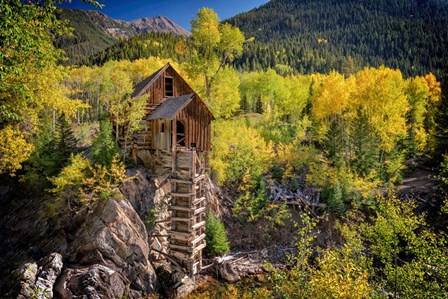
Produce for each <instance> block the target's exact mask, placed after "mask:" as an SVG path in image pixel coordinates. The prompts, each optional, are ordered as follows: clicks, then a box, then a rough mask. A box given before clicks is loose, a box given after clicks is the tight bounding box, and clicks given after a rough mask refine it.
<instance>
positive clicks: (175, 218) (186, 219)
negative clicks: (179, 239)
mask: <svg viewBox="0 0 448 299" xmlns="http://www.w3.org/2000/svg"><path fill="white" fill-rule="evenodd" d="M191 220H192V218H181V217H172V218H171V222H174V221H181V222H190V221H191Z"/></svg>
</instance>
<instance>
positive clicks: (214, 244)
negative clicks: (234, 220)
mask: <svg viewBox="0 0 448 299" xmlns="http://www.w3.org/2000/svg"><path fill="white" fill-rule="evenodd" d="M205 234H206V242H207V247H206V250H207V252H208V253H209V254H210V255H211V256H216V255H222V254H226V253H227V252H229V241H228V239H227V234H226V230H225V228H224V224H223V223H222V222H221V221H220V220H219V219H218V218H216V216H215V215H213V213H212V212H209V213H208V214H207V224H206V226H205Z"/></svg>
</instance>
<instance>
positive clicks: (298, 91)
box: [278, 75, 312, 123]
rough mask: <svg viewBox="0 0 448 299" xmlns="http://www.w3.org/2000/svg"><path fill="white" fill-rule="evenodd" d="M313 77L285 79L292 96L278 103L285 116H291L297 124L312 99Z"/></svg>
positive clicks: (292, 120)
mask: <svg viewBox="0 0 448 299" xmlns="http://www.w3.org/2000/svg"><path fill="white" fill-rule="evenodd" d="M311 81H312V77H311V76H303V75H302V76H290V77H287V78H285V86H286V88H287V89H289V90H290V96H289V97H288V98H287V99H285V100H284V101H283V102H280V103H278V105H279V110H280V111H282V112H283V114H286V115H290V117H291V122H292V123H297V122H298V121H299V120H300V119H301V116H302V112H303V109H305V107H306V104H307V102H308V99H309V97H310V85H311Z"/></svg>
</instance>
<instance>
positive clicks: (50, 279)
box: [15, 253, 63, 299]
mask: <svg viewBox="0 0 448 299" xmlns="http://www.w3.org/2000/svg"><path fill="white" fill-rule="evenodd" d="M62 266H63V264H62V256H61V255H60V254H59V253H52V254H50V255H48V256H46V257H44V258H42V259H41V260H39V261H38V262H37V263H25V264H24V265H22V267H20V268H19V269H18V270H17V271H16V272H15V275H16V278H17V279H18V280H19V281H20V291H19V294H18V295H17V298H30V297H32V298H39V299H40V298H53V285H54V283H55V281H56V279H57V277H58V276H59V274H61V269H62Z"/></svg>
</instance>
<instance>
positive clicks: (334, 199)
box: [328, 180, 345, 216]
mask: <svg viewBox="0 0 448 299" xmlns="http://www.w3.org/2000/svg"><path fill="white" fill-rule="evenodd" d="M328 209H329V210H330V212H332V213H334V214H336V215H338V216H341V215H342V214H344V212H345V205H344V202H343V198H342V189H341V185H340V184H339V181H338V180H336V182H335V184H334V186H333V188H332V190H331V192H330V196H329V198H328Z"/></svg>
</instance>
